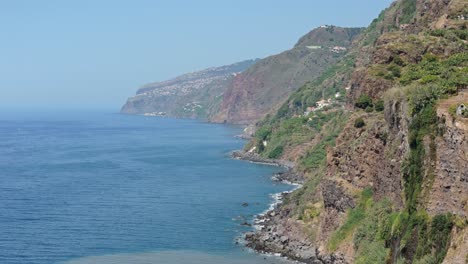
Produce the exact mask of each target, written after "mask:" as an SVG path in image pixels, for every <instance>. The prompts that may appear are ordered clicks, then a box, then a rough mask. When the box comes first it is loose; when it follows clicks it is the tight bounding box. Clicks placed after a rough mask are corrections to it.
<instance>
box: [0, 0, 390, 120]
mask: <svg viewBox="0 0 468 264" xmlns="http://www.w3.org/2000/svg"><path fill="white" fill-rule="evenodd" d="M391 2H392V0H379V1H375V0H352V1H351V0H326V1H312V0H289V1H284V0H233V1H231V0H222V1H221V0H197V1H189V0H185V1H181V0H167V1H161V0H153V1H149V0H148V1H146V0H127V1H119V0H67V1H61V0H42V1H35V0H29V1H26V0H14V1H8V0H0V33H1V35H2V37H1V39H0V92H1V93H0V107H2V106H6V107H8V106H13V107H28V106H29V107H52V108H54V107H55V108H57V107H72V108H76V107H78V108H81V107H82V108H85V107H86V108H95V107H104V108H112V109H115V111H118V109H119V108H120V106H121V105H122V104H123V103H124V102H125V100H126V98H127V97H129V96H131V95H133V94H134V93H135V91H136V89H137V88H138V87H139V86H141V85H143V84H145V83H147V82H151V81H160V80H165V79H168V78H171V77H174V76H177V75H179V74H181V73H185V72H189V71H194V70H199V69H203V68H206V67H211V66H220V65H225V64H230V63H233V62H237V61H241V60H244V59H250V58H262V57H266V56H268V55H272V54H275V53H278V52H281V51H283V50H285V49H288V48H290V47H291V46H293V45H294V43H295V42H296V41H297V39H298V38H299V37H300V36H302V35H304V34H305V33H307V32H308V31H310V30H311V29H313V28H314V27H317V26H320V25H322V24H333V25H338V26H367V25H368V24H369V23H370V22H371V21H372V19H373V18H375V17H376V16H377V15H378V14H379V13H380V11H381V10H382V9H383V8H385V7H387V6H388V5H389V4H390V3H391Z"/></svg>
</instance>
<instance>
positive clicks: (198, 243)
mask: <svg viewBox="0 0 468 264" xmlns="http://www.w3.org/2000/svg"><path fill="white" fill-rule="evenodd" d="M240 131H241V130H240V129H239V128H235V127H228V126H223V125H212V124H205V123H200V122H196V121H188V120H174V119H164V118H154V117H141V116H124V115H116V114H109V113H97V112H96V113H95V112H81V113H79V112H66V113H57V112H46V113H44V112H39V113H38V112H35V113H34V112H28V113H26V112H23V113H12V112H3V113H2V114H0V199H1V200H2V205H1V206H0V230H2V232H0V263H5V264H9V263H32V264H43V263H44V264H45V263H62V262H68V261H70V262H69V263H119V261H120V263H168V264H170V263H207V264H209V263H230V264H231V263H232V264H244V263H273V262H274V263H278V262H277V260H275V259H268V260H264V257H263V256H258V255H256V254H253V253H251V252H247V251H244V249H243V248H242V246H239V245H236V244H235V238H236V237H238V236H239V235H240V234H241V232H243V231H247V230H249V228H248V227H243V226H241V225H240V224H241V223H243V222H244V221H251V220H252V218H253V215H255V214H258V213H260V212H262V211H264V210H265V209H267V208H268V204H269V203H271V202H272V198H271V194H272V193H277V192H280V191H285V190H289V189H291V187H290V186H287V185H283V184H275V183H273V182H272V181H271V179H270V177H271V174H272V173H274V172H275V171H278V170H279V169H278V168H275V167H268V166H262V165H256V164H251V163H247V162H243V161H237V160H231V159H229V157H228V153H229V151H231V150H234V149H238V148H241V147H242V145H243V141H241V140H239V139H235V138H234V137H233V136H234V135H236V134H238V133H240ZM244 202H247V203H249V206H247V207H244V206H242V203H244ZM187 261H189V262H187Z"/></svg>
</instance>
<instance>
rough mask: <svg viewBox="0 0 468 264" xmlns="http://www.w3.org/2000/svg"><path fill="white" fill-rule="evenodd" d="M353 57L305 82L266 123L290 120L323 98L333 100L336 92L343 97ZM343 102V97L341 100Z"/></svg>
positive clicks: (350, 56) (344, 59) (352, 65)
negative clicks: (345, 80) (345, 81)
mask: <svg viewBox="0 0 468 264" xmlns="http://www.w3.org/2000/svg"><path fill="white" fill-rule="evenodd" d="M354 61H355V56H354V55H352V54H348V55H346V56H345V57H344V58H343V59H342V60H341V61H340V62H338V63H336V64H334V65H333V66H331V67H330V68H328V69H327V70H326V71H325V72H324V73H323V74H322V75H320V76H319V77H318V78H316V79H315V80H313V81H312V82H307V83H306V84H304V85H303V86H302V87H301V88H299V89H298V90H297V91H296V92H294V93H293V94H292V95H291V96H290V97H289V99H288V100H287V101H286V102H285V103H284V104H283V105H282V106H281V107H280V109H279V110H278V111H277V113H276V115H275V116H274V117H272V118H270V119H269V120H267V122H276V121H278V120H280V119H284V118H290V117H292V116H293V115H297V114H302V113H303V112H304V111H306V109H307V107H310V106H315V104H316V102H317V101H319V100H321V99H324V98H334V95H335V94H336V93H337V92H340V94H342V95H344V94H346V91H345V90H344V89H343V87H344V78H343V77H344V76H348V75H349V74H350V73H351V71H352V69H353V67H354ZM340 100H344V96H342V99H340Z"/></svg>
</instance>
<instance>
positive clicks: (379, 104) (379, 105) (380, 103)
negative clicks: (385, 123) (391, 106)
mask: <svg viewBox="0 0 468 264" xmlns="http://www.w3.org/2000/svg"><path fill="white" fill-rule="evenodd" d="M374 108H375V111H377V112H382V111H383V110H384V101H383V100H379V101H377V102H376V103H375V106H374Z"/></svg>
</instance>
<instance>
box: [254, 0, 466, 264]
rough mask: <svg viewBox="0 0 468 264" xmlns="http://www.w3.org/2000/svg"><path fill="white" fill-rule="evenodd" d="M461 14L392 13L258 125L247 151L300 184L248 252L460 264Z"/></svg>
mask: <svg viewBox="0 0 468 264" xmlns="http://www.w3.org/2000/svg"><path fill="white" fill-rule="evenodd" d="M467 14H468V2H466V1H463V0H399V1H396V2H394V3H393V4H392V5H391V6H390V7H389V8H388V9H387V10H385V11H384V12H383V13H382V14H381V15H380V16H379V18H378V19H376V20H374V22H373V23H372V24H371V25H370V27H369V28H368V29H366V31H365V32H364V34H363V35H362V36H361V37H360V38H359V39H358V40H357V41H356V42H355V44H354V45H353V46H352V47H351V49H350V52H349V53H348V54H347V55H346V56H345V57H344V58H343V59H341V60H340V61H339V62H338V63H337V64H336V65H334V66H333V67H331V68H330V69H329V70H328V71H327V72H325V73H324V74H323V75H322V76H320V77H319V78H317V79H315V80H313V81H312V82H310V83H308V84H307V85H304V86H303V87H301V88H300V89H298V90H297V91H296V92H294V93H292V95H291V96H290V97H289V98H288V100H287V101H286V102H285V103H284V104H283V105H282V106H281V107H280V108H279V110H278V111H277V112H276V113H275V114H274V115H271V116H269V117H267V118H265V119H264V120H262V121H261V122H260V123H259V127H258V129H257V133H256V134H255V136H254V138H253V140H252V141H251V142H250V143H249V145H248V146H247V149H249V150H251V151H256V152H258V153H259V155H263V156H264V157H273V158H288V159H290V160H292V161H295V162H296V167H295V171H296V172H297V173H299V174H303V175H304V177H305V179H306V180H305V183H304V187H302V188H301V189H299V190H297V191H295V192H294V193H292V194H289V195H287V196H286V197H285V203H284V204H283V205H282V206H281V207H280V208H278V209H276V211H275V213H274V215H273V216H271V217H270V218H269V220H266V221H265V222H266V223H267V224H266V228H264V229H262V230H261V231H260V232H259V234H260V235H259V236H257V237H256V236H253V235H251V238H252V239H251V240H250V241H252V242H251V246H253V247H255V248H259V249H261V250H266V251H275V252H280V253H282V254H284V255H286V256H289V257H291V258H293V259H298V260H301V261H303V262H305V263H442V262H444V263H466V260H467V259H468V254H467V252H466V246H467V245H468V240H467V230H468V218H467V214H468V205H467V203H468V185H467V179H466V178H467V173H468V167H467V166H468V165H467V164H468V162H467V152H468V145H467V133H468V119H467V118H465V117H463V116H462V115H457V114H456V113H455V111H454V107H456V106H458V105H460V104H462V103H465V102H468V100H467V99H468V98H467V94H468V92H467V89H468V78H467V76H468V74H467V73H468V43H467V36H468V30H467V28H468V22H467V20H466V17H467ZM329 89H332V90H333V92H332V93H330V92H328V90H329ZM337 90H338V91H340V92H341V93H346V99H347V100H345V101H343V100H339V98H333V94H334V92H335V91H337ZM325 102H327V103H326V105H324V103H325ZM465 104H466V103H465ZM342 116H345V117H346V120H345V121H342V119H341V117H342ZM285 131H288V132H285ZM297 149H302V151H300V152H298V151H297ZM297 155H299V156H297ZM278 225H283V226H284V228H282V229H278V228H276V229H275V226H278ZM279 231H280V232H279ZM298 233H301V234H302V235H301V236H298V239H295V238H294V237H295V236H296V235H295V234H298ZM265 234H267V235H266V238H267V242H266V243H262V236H263V237H264V238H265ZM282 237H284V238H288V239H283V240H284V241H283V240H282V239H281V238H282ZM273 238H274V239H273ZM304 251H305V252H304ZM307 252H312V253H311V254H307ZM324 256H329V257H328V258H324ZM325 259H326V260H325Z"/></svg>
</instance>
